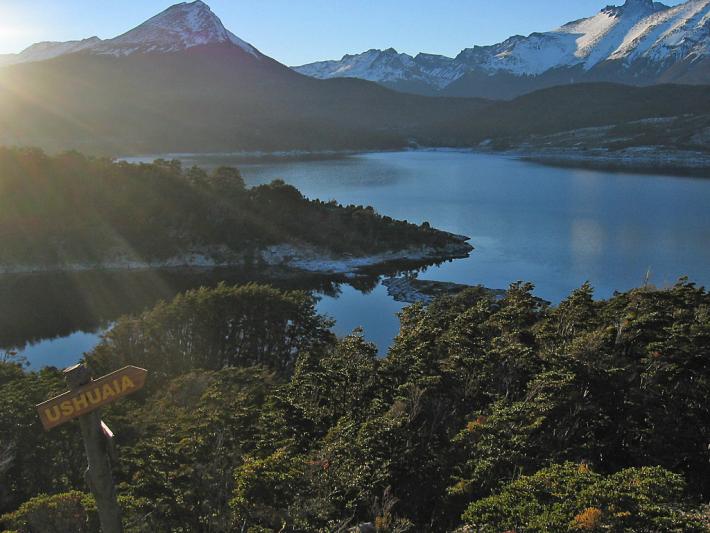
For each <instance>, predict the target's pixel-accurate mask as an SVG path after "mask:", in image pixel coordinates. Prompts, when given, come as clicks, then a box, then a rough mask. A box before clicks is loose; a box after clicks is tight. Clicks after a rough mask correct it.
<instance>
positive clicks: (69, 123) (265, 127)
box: [0, 0, 488, 154]
mask: <svg viewBox="0 0 710 533" xmlns="http://www.w3.org/2000/svg"><path fill="white" fill-rule="evenodd" d="M3 61H4V63H5V66H3V67H1V68H0V144H6V145H12V144H18V145H26V144H34V145H39V146H42V147H45V148H46V149H49V150H57V149H66V148H75V149H79V150H82V151H90V152H100V153H108V154H116V153H120V154H127V153H156V152H168V151H182V152H189V151H203V152H204V151H232V150H243V151H282V150H283V151H285V150H309V151H313V150H341V149H368V148H394V147H401V146H404V145H406V144H407V143H408V142H409V140H410V139H413V138H416V139H417V140H419V141H420V142H424V143H427V144H429V143H433V144H438V143H444V142H448V141H453V140H455V136H456V134H457V132H456V131H455V130H454V126H453V125H451V124H453V122H452V121H453V120H454V119H459V118H460V117H461V116H469V117H471V116H473V114H474V113H475V112H477V111H479V110H480V109H481V108H482V107H484V106H486V105H488V103H487V102H484V101H482V100H466V101H458V99H434V98H425V97H421V96H415V95H405V94H401V93H397V92H394V91H390V90H387V89H385V88H383V87H381V86H378V85H376V84H373V83H370V82H365V81H362V80H326V81H323V80H316V79H313V78H310V77H307V76H303V75H301V74H298V73H296V72H295V71H293V70H291V69H290V68H288V67H286V66H285V65H282V64H281V63H278V62H277V61H275V60H273V59H271V58H269V57H267V56H265V55H264V54H262V53H261V52H259V51H258V50H257V49H256V48H255V47H254V46H252V45H250V44H248V43H246V42H244V41H242V40H241V39H239V38H238V37H236V36H235V35H234V34H233V33H231V32H230V31H228V30H227V29H226V28H225V27H224V26H223V25H222V22H221V21H220V20H219V18H218V17H217V16H216V15H215V14H214V13H213V12H212V11H211V10H210V8H209V7H208V6H207V5H206V4H205V3H204V2H201V1H200V0H197V1H195V2H190V3H187V2H183V3H181V4H177V5H174V6H172V7H170V8H168V9H166V10H165V11H163V12H162V13H160V14H158V15H156V16H155V17H153V18H151V19H149V20H147V21H146V22H144V23H143V24H141V25H140V26H138V27H136V28H134V29H132V30H130V31H128V32H127V33H125V34H123V35H120V36H118V37H116V38H114V39H107V40H100V39H97V38H95V37H93V38H91V39H86V40H83V41H73V42H69V43H40V44H37V45H34V46H31V47H30V48H28V49H27V50H25V51H23V52H22V53H20V54H17V55H11V56H5V57H4V58H3Z"/></svg>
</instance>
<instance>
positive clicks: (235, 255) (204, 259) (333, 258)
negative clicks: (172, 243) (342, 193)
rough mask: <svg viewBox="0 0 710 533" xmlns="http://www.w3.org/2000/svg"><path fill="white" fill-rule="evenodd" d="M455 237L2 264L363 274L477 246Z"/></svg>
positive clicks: (26, 268)
mask: <svg viewBox="0 0 710 533" xmlns="http://www.w3.org/2000/svg"><path fill="white" fill-rule="evenodd" d="M450 236H451V237H453V239H452V242H450V243H449V244H447V245H445V246H443V247H433V246H418V247H416V246H410V247H407V248H403V249H401V250H390V251H386V252H381V253H378V254H371V255H364V256H355V255H348V254H340V255H338V254H333V253H331V252H329V251H327V250H324V249H321V248H318V247H315V246H309V245H296V244H279V245H273V246H268V247H265V248H262V249H260V250H253V251H249V252H235V251H233V250H229V249H227V248H226V247H213V248H201V249H196V250H191V251H188V252H186V253H184V254H182V255H180V256H176V257H172V258H169V259H163V260H152V261H151V260H148V261H146V260H141V259H139V258H135V257H129V256H126V255H116V256H115V257H114V259H111V260H106V261H101V262H79V263H65V264H51V265H8V264H4V265H0V274H30V273H60V272H88V271H131V270H152V269H215V268H245V267H251V268H254V267H260V266H263V267H265V268H272V267H278V268H280V269H284V270H290V271H294V272H305V273H311V274H326V275H344V276H358V275H361V274H364V273H365V272H364V271H365V270H366V269H370V270H371V269H373V268H376V267H378V266H383V265H387V264H391V263H396V262H421V263H436V262H440V261H446V260H451V259H460V258H465V257H468V255H469V253H470V252H471V251H472V250H473V246H471V245H470V244H468V242H466V241H468V237H465V236H461V235H451V234H450Z"/></svg>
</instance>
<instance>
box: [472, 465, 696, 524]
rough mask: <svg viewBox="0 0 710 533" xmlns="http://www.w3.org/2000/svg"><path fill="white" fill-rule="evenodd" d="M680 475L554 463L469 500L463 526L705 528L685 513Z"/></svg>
mask: <svg viewBox="0 0 710 533" xmlns="http://www.w3.org/2000/svg"><path fill="white" fill-rule="evenodd" d="M683 489H684V482H683V478H682V477H681V476H679V475H678V474H673V473H671V472H668V471H667V470H664V469H663V468H659V467H644V468H627V469H624V470H622V471H620V472H617V473H615V474H611V475H607V476H602V475H599V474H596V473H594V472H593V471H592V470H590V468H589V467H588V466H586V465H584V464H575V463H564V464H560V465H553V466H551V467H549V468H545V469H543V470H540V471H539V472H536V473H535V474H533V475H531V476H523V477H521V478H519V479H517V480H515V481H513V482H511V483H508V484H507V485H505V486H504V487H503V488H502V490H501V491H500V492H499V493H496V494H494V495H493V496H489V497H488V498H484V499H482V500H479V501H477V502H474V503H472V504H471V505H470V506H469V507H468V509H467V510H466V512H465V513H464V514H463V520H464V522H465V523H466V524H468V525H469V526H471V527H473V528H474V529H475V530H476V531H481V532H492V533H493V532H498V531H517V532H518V533H526V532H533V531H549V532H551V533H555V532H560V533H562V532H566V531H576V530H594V531H601V530H606V531H677V532H681V531H688V532H690V531H706V529H705V528H704V527H703V524H702V522H701V520H700V517H699V516H698V515H692V514H690V513H688V512H686V511H685V509H684V507H685V506H684V504H683Z"/></svg>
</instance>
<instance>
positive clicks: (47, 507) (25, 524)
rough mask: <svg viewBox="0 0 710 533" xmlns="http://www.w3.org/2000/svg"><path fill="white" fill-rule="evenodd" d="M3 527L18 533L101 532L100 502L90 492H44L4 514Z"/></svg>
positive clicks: (1, 523) (0, 522)
mask: <svg viewBox="0 0 710 533" xmlns="http://www.w3.org/2000/svg"><path fill="white" fill-rule="evenodd" d="M0 527H4V528H8V529H10V528H11V529H12V530H13V531H16V532H18V533H65V532H68V531H71V532H72V533H74V532H75V533H99V518H98V515H97V513H96V503H95V502H94V499H93V498H92V497H91V496H89V495H88V494H84V493H83V492H78V491H75V490H73V491H69V492H64V493H61V494H55V495H53V496H48V495H46V494H41V495H39V496H36V497H34V498H31V499H30V500H28V501H27V502H25V503H23V504H22V505H21V506H20V508H19V509H18V510H17V511H15V512H13V513H8V514H5V515H2V516H0Z"/></svg>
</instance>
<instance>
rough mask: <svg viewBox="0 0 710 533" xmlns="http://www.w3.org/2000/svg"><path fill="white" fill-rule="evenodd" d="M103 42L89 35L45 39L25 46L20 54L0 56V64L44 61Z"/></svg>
mask: <svg viewBox="0 0 710 533" xmlns="http://www.w3.org/2000/svg"><path fill="white" fill-rule="evenodd" d="M100 42H101V39H99V38H98V37H89V38H88V39H82V40H81V41H67V42H63V43H62V42H50V41H45V42H41V43H36V44H33V45H32V46H30V47H28V48H25V49H24V50H23V51H22V52H20V53H19V54H6V55H5V56H2V57H1V58H0V65H12V64H15V63H29V62H32V61H44V60H46V59H52V58H55V57H59V56H62V55H64V54H73V53H75V52H81V51H82V50H87V49H90V48H92V47H93V46H96V45H97V44H98V43H100Z"/></svg>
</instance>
